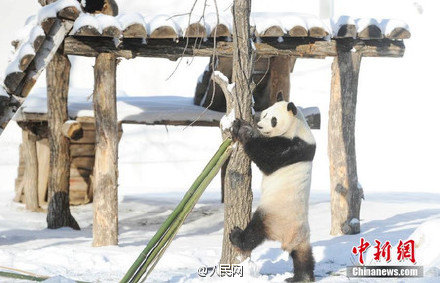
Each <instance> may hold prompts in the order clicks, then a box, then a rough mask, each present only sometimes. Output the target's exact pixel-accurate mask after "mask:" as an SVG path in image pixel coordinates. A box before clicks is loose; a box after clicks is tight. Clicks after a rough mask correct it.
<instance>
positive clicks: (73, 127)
mask: <svg viewBox="0 0 440 283" xmlns="http://www.w3.org/2000/svg"><path fill="white" fill-rule="evenodd" d="M61 132H62V133H63V135H64V136H65V137H66V138H68V139H71V140H79V139H80V138H82V136H83V129H82V127H81V123H80V122H78V121H75V120H68V121H66V122H65V123H64V124H63V126H62V127H61Z"/></svg>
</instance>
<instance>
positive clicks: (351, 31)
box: [334, 24, 357, 38]
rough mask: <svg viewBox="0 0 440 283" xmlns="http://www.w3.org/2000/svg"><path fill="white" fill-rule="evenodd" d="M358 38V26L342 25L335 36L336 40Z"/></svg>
mask: <svg viewBox="0 0 440 283" xmlns="http://www.w3.org/2000/svg"><path fill="white" fill-rule="evenodd" d="M356 36H357V31H356V26H355V25H352V24H346V25H341V26H340V27H339V29H338V31H337V32H336V33H335V35H334V37H335V38H345V37H351V38H356Z"/></svg>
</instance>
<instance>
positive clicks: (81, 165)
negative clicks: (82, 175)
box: [71, 156, 95, 170]
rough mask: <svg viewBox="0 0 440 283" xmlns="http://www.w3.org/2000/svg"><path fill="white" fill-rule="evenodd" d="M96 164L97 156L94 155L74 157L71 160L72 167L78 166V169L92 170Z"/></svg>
mask: <svg viewBox="0 0 440 283" xmlns="http://www.w3.org/2000/svg"><path fill="white" fill-rule="evenodd" d="M94 164H95V158H94V157H93V156H91V157H87V156H81V157H72V161H71V165H72V168H78V169H86V170H92V169H93V166H94Z"/></svg>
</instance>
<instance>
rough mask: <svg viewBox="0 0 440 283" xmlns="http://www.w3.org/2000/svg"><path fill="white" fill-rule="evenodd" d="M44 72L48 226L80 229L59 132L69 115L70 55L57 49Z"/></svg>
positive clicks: (64, 145) (67, 159) (67, 158)
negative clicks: (47, 161)
mask: <svg viewBox="0 0 440 283" xmlns="http://www.w3.org/2000/svg"><path fill="white" fill-rule="evenodd" d="M46 72H47V73H46V78H47V117H48V118H47V120H48V124H49V136H48V138H49V147H50V162H49V168H50V169H49V172H50V176H49V195H48V200H49V206H48V211H47V227H48V228H49V229H56V228H61V227H72V228H73V229H75V230H79V225H78V223H77V222H76V220H75V219H74V218H73V216H72V214H71V213H70V208H69V178H70V152H69V140H68V139H67V138H65V137H64V136H63V133H62V132H61V128H62V126H63V124H64V122H66V121H67V119H68V113H67V96H68V92H69V75H70V62H69V58H67V56H66V55H62V54H60V53H59V52H57V53H56V54H55V55H54V56H53V58H52V61H51V62H50V63H49V65H48V67H47V71H46Z"/></svg>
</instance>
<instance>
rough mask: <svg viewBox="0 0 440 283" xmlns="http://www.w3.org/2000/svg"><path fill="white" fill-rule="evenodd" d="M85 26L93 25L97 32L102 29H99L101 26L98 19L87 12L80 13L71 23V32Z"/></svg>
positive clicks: (100, 31)
mask: <svg viewBox="0 0 440 283" xmlns="http://www.w3.org/2000/svg"><path fill="white" fill-rule="evenodd" d="M85 26H90V27H93V28H95V29H96V30H98V31H99V33H102V29H101V26H100V24H99V21H98V19H97V18H96V17H95V16H94V15H91V14H87V13H82V14H81V15H80V16H79V17H78V18H77V19H76V21H75V22H74V24H73V29H72V33H75V32H77V31H78V30H79V29H80V28H82V27H85Z"/></svg>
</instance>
